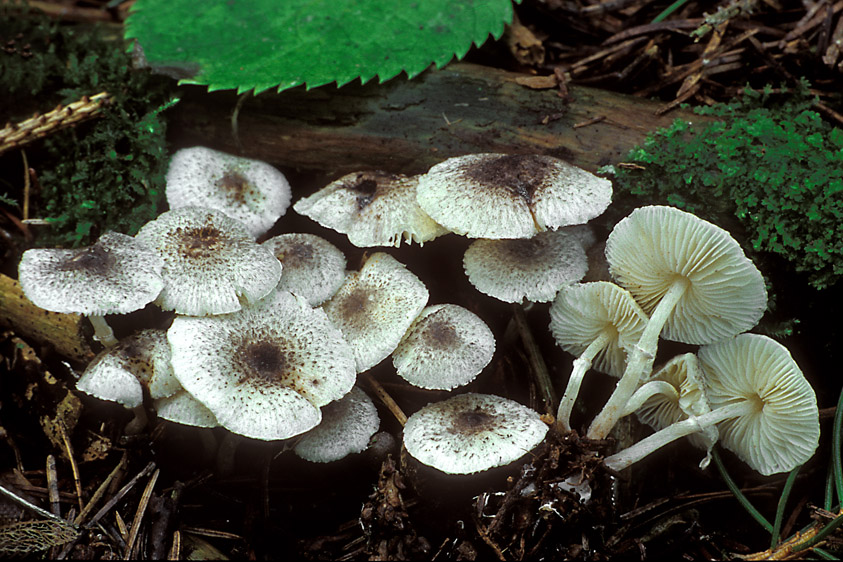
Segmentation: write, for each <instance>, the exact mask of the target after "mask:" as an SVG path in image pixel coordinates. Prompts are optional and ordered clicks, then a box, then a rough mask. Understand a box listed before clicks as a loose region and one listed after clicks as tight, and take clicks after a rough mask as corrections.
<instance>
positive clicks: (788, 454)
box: [698, 334, 820, 475]
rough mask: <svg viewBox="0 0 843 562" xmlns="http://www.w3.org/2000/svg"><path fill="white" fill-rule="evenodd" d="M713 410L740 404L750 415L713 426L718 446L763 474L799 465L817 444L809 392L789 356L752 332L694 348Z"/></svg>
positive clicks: (813, 399) (814, 410)
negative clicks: (749, 409) (748, 407)
mask: <svg viewBox="0 0 843 562" xmlns="http://www.w3.org/2000/svg"><path fill="white" fill-rule="evenodd" d="M698 357H699V362H700V366H701V367H702V370H703V373H704V374H705V381H706V384H707V390H708V399H709V402H710V403H711V408H712V410H713V411H717V409H718V408H720V407H723V406H727V405H730V404H734V403H736V402H741V401H749V402H751V404H753V405H754V408H753V411H752V413H751V414H750V415H743V416H739V417H736V418H732V419H727V420H726V421H723V422H721V423H720V424H718V426H717V428H718V430H719V432H720V443H721V444H722V445H723V446H724V447H726V448H727V449H729V450H730V451H732V452H733V453H735V454H736V455H738V457H740V458H741V459H742V460H743V461H744V462H746V463H747V464H748V465H749V466H751V467H752V468H753V469H755V470H757V471H758V472H760V473H761V474H764V475H769V474H776V473H780V472H788V471H790V470H792V469H793V468H795V467H797V466H799V465H801V464H804V463H805V462H806V461H807V460H808V459H809V458H811V456H812V455H813V454H814V451H815V450H816V448H817V445H818V443H819V434H820V426H819V412H818V410H817V397H816V394H815V393H814V389H812V388H811V385H810V384H809V383H808V381H807V380H806V379H805V376H804V375H803V374H802V371H801V370H800V369H799V366H798V365H797V364H796V362H795V361H794V360H793V357H791V355H790V352H789V351H788V350H787V349H786V348H785V347H784V346H783V345H781V344H780V343H778V342H776V341H775V340H773V339H771V338H768V337H767V336H761V335H758V334H740V335H738V336H735V337H733V338H730V339H727V340H724V341H722V342H719V343H716V344H712V345H707V346H703V347H701V348H700V350H699V353H698Z"/></svg>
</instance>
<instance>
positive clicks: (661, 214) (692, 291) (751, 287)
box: [606, 206, 767, 345]
mask: <svg viewBox="0 0 843 562" xmlns="http://www.w3.org/2000/svg"><path fill="white" fill-rule="evenodd" d="M606 259H607V260H608V262H609V270H610V272H611V274H612V277H614V279H615V280H616V281H617V282H618V284H619V285H621V286H622V287H624V288H625V289H627V290H628V291H629V292H630V293H632V296H633V297H635V300H636V301H637V302H638V304H640V305H641V308H643V309H644V311H645V312H646V313H647V314H650V313H652V311H653V309H655V307H656V305H657V304H658V302H659V301H660V300H661V298H662V297H663V296H664V295H665V293H666V292H667V290H668V289H669V288H670V287H671V285H672V284H673V282H674V281H675V280H677V279H682V280H684V281H685V282H687V283H688V284H689V286H688V288H687V290H686V291H685V293H684V294H683V295H682V296H681V297H680V299H679V301H678V303H677V304H676V307H675V308H674V310H673V312H672V314H671V315H670V316H669V318H668V319H667V322H666V324H665V326H664V329H663V330H662V332H661V336H662V337H664V338H665V339H668V340H673V341H679V342H683V343H690V344H695V345H705V344H709V343H714V342H716V341H718V340H722V339H725V338H729V337H732V336H734V335H736V334H739V333H741V332H744V331H746V330H749V329H750V328H752V327H753V326H755V324H757V323H758V320H759V319H760V318H761V315H762V314H764V311H765V310H766V308H767V291H766V289H765V287H764V279H763V278H762V277H761V273H760V272H759V271H758V269H757V268H756V267H755V265H753V263H752V262H751V261H750V260H749V259H748V258H747V257H746V256H745V255H744V253H743V251H742V250H741V248H740V246H739V245H738V243H737V242H736V241H735V240H734V239H733V238H732V237H731V236H730V235H729V233H728V232H726V231H725V230H723V229H722V228H720V227H718V226H715V225H713V224H711V223H709V222H706V221H704V220H702V219H700V218H697V217H696V216H694V215H692V214H691V213H686V212H684V211H680V210H679V209H674V208H672V207H661V206H649V207H641V208H638V209H635V210H634V211H633V212H632V213H630V215H629V216H628V217H626V218H624V219H623V220H621V221H620V222H619V223H618V224H617V225H615V228H614V229H613V230H612V232H611V233H610V234H609V238H608V240H607V241H606Z"/></svg>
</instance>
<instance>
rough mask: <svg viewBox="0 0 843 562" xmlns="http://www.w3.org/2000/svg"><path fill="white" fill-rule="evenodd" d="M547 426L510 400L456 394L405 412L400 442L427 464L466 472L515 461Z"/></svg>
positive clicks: (448, 470) (443, 469) (439, 468)
mask: <svg viewBox="0 0 843 562" xmlns="http://www.w3.org/2000/svg"><path fill="white" fill-rule="evenodd" d="M547 430H548V427H547V425H545V423H544V422H542V420H541V417H540V416H539V414H538V413H536V412H535V411H533V410H531V409H530V408H527V407H526V406H522V405H521V404H519V403H518V402H515V401H514V400H509V399H507V398H501V397H500V396H494V395H491V394H471V393H469V394H460V395H458V396H454V397H453V398H449V399H447V400H444V401H442V402H436V403H433V404H428V405H427V406H425V407H424V408H422V409H421V410H419V411H418V412H416V413H415V414H413V415H412V416H410V417H409V418H408V419H407V424H406V425H405V426H404V446H405V447H406V449H407V452H408V453H410V455H411V456H413V457H414V458H415V459H417V460H418V461H419V462H421V463H423V464H425V465H427V466H432V467H433V468H436V469H438V470H441V471H442V472H445V473H447V474H471V473H474V472H480V471H483V470H488V469H490V468H494V467H496V466H503V465H506V464H509V463H511V462H514V461H516V460H518V459H519V458H521V457H522V456H524V455H525V454H526V453H528V452H529V451H530V450H531V449H532V448H533V447H535V446H536V445H538V444H539V443H541V441H542V439H544V436H545V434H546V433H547Z"/></svg>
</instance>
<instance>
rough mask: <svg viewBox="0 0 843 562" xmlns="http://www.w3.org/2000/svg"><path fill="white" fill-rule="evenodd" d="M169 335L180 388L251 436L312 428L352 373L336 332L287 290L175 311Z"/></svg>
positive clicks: (271, 436)
mask: <svg viewBox="0 0 843 562" xmlns="http://www.w3.org/2000/svg"><path fill="white" fill-rule="evenodd" d="M167 338H168V340H169V342H170V346H171V348H172V352H173V372H174V373H175V375H176V378H178V380H179V382H180V383H181V385H182V386H183V387H184V389H185V390H187V391H188V392H189V393H190V394H192V395H193V396H194V397H195V398H196V399H197V400H199V402H201V403H202V404H204V405H205V406H206V407H207V408H208V409H209V410H210V411H211V412H212V413H213V414H214V416H215V417H216V419H217V421H219V423H220V425H222V426H223V427H225V428H226V429H228V430H230V431H232V432H234V433H238V434H240V435H244V436H246V437H251V438H254V439H263V440H272V439H286V438H288V437H292V436H294V435H298V434H300V433H304V432H305V431H307V430H309V429H311V428H313V427H315V426H316V425H317V424H318V423H319V422H320V421H321V419H322V416H321V413H320V411H319V408H321V407H322V406H325V405H326V404H329V403H330V402H333V401H334V400H338V399H340V398H341V397H343V396H344V395H345V394H346V393H348V391H349V390H351V387H352V386H353V385H354V381H355V379H356V370H355V363H354V356H353V354H352V351H351V348H350V347H349V345H348V344H347V343H346V342H345V340H344V339H343V338H342V334H341V333H340V332H339V330H337V329H336V328H335V327H334V326H333V325H331V323H330V322H329V321H328V318H327V317H326V316H325V313H324V312H323V311H322V310H320V309H313V308H311V307H310V305H308V304H307V302H306V301H305V300H304V299H303V298H301V297H298V296H295V295H293V294H291V293H288V292H286V291H275V292H274V293H273V294H272V295H270V296H268V297H266V298H265V299H263V300H261V301H260V302H258V303H255V304H254V305H251V306H247V307H244V308H243V309H242V310H240V311H238V312H235V313H232V314H225V315H219V316H212V317H189V316H178V317H176V318H175V320H173V324H172V326H171V327H170V329H169V330H168V332H167Z"/></svg>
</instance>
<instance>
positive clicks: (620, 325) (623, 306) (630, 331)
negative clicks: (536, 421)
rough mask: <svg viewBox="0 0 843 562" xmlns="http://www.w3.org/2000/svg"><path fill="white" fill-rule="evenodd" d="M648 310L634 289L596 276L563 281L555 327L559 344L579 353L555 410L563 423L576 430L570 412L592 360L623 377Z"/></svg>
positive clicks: (552, 314) (597, 366) (563, 427)
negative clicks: (585, 280)
mask: <svg viewBox="0 0 843 562" xmlns="http://www.w3.org/2000/svg"><path fill="white" fill-rule="evenodd" d="M646 324H647V315H646V314H644V311H643V310H641V307H640V306H638V304H637V303H636V302H635V300H634V299H633V298H632V295H631V294H630V293H629V291H626V290H624V289H621V288H620V287H618V286H617V285H615V284H613V283H607V282H605V281H594V282H591V283H584V284H578V285H569V286H566V287H563V288H562V289H561V290H560V291H559V294H558V295H557V296H556V300H554V301H553V304H552V305H551V306H550V332H551V333H552V334H553V337H554V339H555V340H556V343H557V344H559V346H560V347H561V348H562V349H564V350H565V351H567V352H568V353H571V354H573V355H576V356H577V358H576V359H575V360H574V366H573V370H572V371H571V375H570V377H569V378H568V384H567V387H566V388H565V394H564V396H562V400H560V402H559V409H558V412H557V414H556V421H557V424H558V428H559V430H560V431H562V432H568V431H571V412H572V411H573V408H574V404H575V403H576V400H577V396H578V395H579V391H580V386H581V385H582V381H583V378H584V377H585V374H586V372H588V370H589V369H590V368H592V365H594V368H595V369H596V370H598V371H600V372H602V373H606V374H609V375H611V376H613V377H617V378H619V377H621V375H623V372H624V368H625V366H626V359H627V356H628V354H629V350H630V349H631V348H632V346H633V345H635V343H636V342H637V341H638V339H639V338H640V337H641V333H642V332H643V331H644V326H645V325H646Z"/></svg>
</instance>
